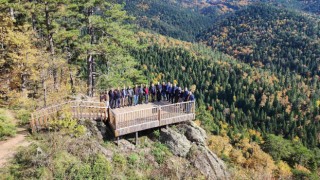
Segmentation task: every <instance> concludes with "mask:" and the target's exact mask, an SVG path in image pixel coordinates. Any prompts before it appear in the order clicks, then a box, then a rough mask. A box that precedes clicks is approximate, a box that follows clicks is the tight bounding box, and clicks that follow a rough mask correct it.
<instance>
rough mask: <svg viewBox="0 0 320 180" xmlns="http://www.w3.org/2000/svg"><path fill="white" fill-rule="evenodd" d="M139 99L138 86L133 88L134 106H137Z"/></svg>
mask: <svg viewBox="0 0 320 180" xmlns="http://www.w3.org/2000/svg"><path fill="white" fill-rule="evenodd" d="M138 99H139V88H138V85H136V87H135V88H134V106H135V105H137V104H138Z"/></svg>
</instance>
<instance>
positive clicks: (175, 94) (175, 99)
mask: <svg viewBox="0 0 320 180" xmlns="http://www.w3.org/2000/svg"><path fill="white" fill-rule="evenodd" d="M180 96H181V87H178V88H177V89H176V91H175V92H174V103H178V102H179V98H180Z"/></svg>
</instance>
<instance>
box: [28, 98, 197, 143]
mask: <svg viewBox="0 0 320 180" xmlns="http://www.w3.org/2000/svg"><path fill="white" fill-rule="evenodd" d="M60 111H70V113H71V114H72V117H73V118H75V119H90V120H97V119H100V120H103V121H107V120H108V123H109V124H110V126H111V128H112V129H113V131H114V135H115V136H116V137H118V136H122V135H125V134H129V133H134V132H139V131H142V130H146V129H151V128H156V127H160V126H165V125H169V124H174V123H179V122H183V121H188V120H193V119H194V118H195V102H181V103H176V104H171V103H169V102H164V101H161V102H155V103H148V104H141V105H136V106H130V107H123V108H117V109H107V108H106V107H105V104H104V103H100V102H90V101H69V102H66V103H62V104H59V105H55V106H52V107H47V108H45V109H41V110H38V111H36V112H35V113H33V114H32V118H31V121H30V126H31V128H32V130H33V131H36V130H41V129H43V128H48V127H49V122H50V120H56V119H59V114H60Z"/></svg>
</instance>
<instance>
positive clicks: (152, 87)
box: [150, 84, 156, 102]
mask: <svg viewBox="0 0 320 180" xmlns="http://www.w3.org/2000/svg"><path fill="white" fill-rule="evenodd" d="M150 92H151V101H152V102H154V101H155V100H156V87H155V86H154V84H152V85H151V87H150Z"/></svg>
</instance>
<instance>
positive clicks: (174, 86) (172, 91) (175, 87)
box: [170, 84, 177, 103]
mask: <svg viewBox="0 0 320 180" xmlns="http://www.w3.org/2000/svg"><path fill="white" fill-rule="evenodd" d="M176 90H177V84H174V85H173V86H172V88H171V94H170V95H171V103H173V102H174V97H175V92H176Z"/></svg>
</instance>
